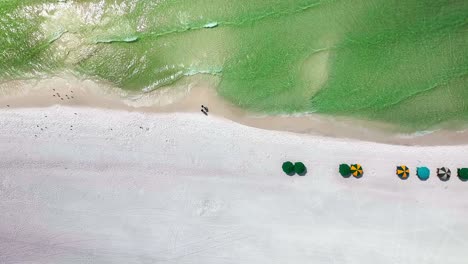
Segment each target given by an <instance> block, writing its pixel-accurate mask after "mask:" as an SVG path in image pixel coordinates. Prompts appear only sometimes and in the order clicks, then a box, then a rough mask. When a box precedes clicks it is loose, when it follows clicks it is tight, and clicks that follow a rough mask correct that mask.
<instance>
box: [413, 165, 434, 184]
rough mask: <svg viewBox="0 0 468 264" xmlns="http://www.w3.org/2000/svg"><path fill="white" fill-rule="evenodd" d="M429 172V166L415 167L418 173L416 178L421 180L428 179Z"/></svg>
mask: <svg viewBox="0 0 468 264" xmlns="http://www.w3.org/2000/svg"><path fill="white" fill-rule="evenodd" d="M430 174H431V172H430V170H429V168H427V167H418V168H417V169H416V175H418V178H419V179H420V180H421V181H425V180H427V179H429V175H430Z"/></svg>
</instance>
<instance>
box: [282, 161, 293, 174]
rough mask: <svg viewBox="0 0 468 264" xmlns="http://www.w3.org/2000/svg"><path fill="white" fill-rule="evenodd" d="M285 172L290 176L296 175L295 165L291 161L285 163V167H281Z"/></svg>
mask: <svg viewBox="0 0 468 264" xmlns="http://www.w3.org/2000/svg"><path fill="white" fill-rule="evenodd" d="M281 168H282V169H283V171H284V173H286V174H287V175H289V176H293V175H294V164H292V162H290V161H286V162H283V166H282V167H281Z"/></svg>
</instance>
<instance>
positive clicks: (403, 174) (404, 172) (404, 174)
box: [396, 165, 410, 180]
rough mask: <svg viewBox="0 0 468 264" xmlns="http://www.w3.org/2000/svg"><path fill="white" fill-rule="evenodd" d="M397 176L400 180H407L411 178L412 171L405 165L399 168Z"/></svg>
mask: <svg viewBox="0 0 468 264" xmlns="http://www.w3.org/2000/svg"><path fill="white" fill-rule="evenodd" d="M396 174H397V175H398V177H400V179H402V180H406V179H408V177H409V176H410V170H409V169H408V167H406V166H405V165H401V166H397V168H396Z"/></svg>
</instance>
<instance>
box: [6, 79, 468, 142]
mask: <svg viewBox="0 0 468 264" xmlns="http://www.w3.org/2000/svg"><path fill="white" fill-rule="evenodd" d="M215 84H216V80H214V79H209V77H206V76H202V77H201V78H200V77H195V76H192V77H187V78H186V79H185V81H183V82H181V83H180V84H178V85H176V86H173V87H169V88H165V89H160V90H157V91H154V92H151V93H147V94H143V95H141V94H133V93H131V92H125V91H122V90H120V89H116V88H113V87H112V86H110V85H109V84H106V83H103V82H96V81H92V80H88V79H78V78H77V77H76V76H74V75H72V74H63V75H59V76H56V77H53V78H47V79H43V80H27V81H11V82H5V83H0V109H1V108H27V107H46V106H51V105H56V104H61V105H69V106H75V107H93V108H94V107H96V108H106V109H120V110H125V111H130V112H134V111H139V112H156V113H172V112H185V113H200V105H202V104H203V105H207V106H208V107H209V109H210V112H209V114H210V115H214V116H218V117H223V118H227V119H230V120H233V121H235V122H238V123H241V124H244V125H248V126H252V127H257V128H263V129H268V130H277V131H288V132H295V133H302V134H309V135H318V136H327V137H334V138H349V139H358V140H362V141H371V142H380V143H387V144H398V145H458V144H468V129H464V130H460V131H451V130H446V129H439V130H437V131H429V132H428V131H425V132H421V133H413V134H406V133H399V132H397V128H395V127H392V126H390V125H388V124H383V123H378V122H369V121H363V120H354V119H349V118H344V117H330V116H324V115H317V114H308V115H303V116H266V115H263V114H258V113H251V112H246V111H244V110H242V109H240V108H238V107H236V106H234V105H232V104H231V103H229V102H227V101H225V100H223V99H222V98H220V97H219V96H218V95H217V94H216V92H215V90H214V89H213V88H210V87H213V86H215ZM7 106H8V107H7Z"/></svg>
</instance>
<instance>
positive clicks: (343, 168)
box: [338, 164, 351, 178]
mask: <svg viewBox="0 0 468 264" xmlns="http://www.w3.org/2000/svg"><path fill="white" fill-rule="evenodd" d="M338 171H339V172H340V174H341V176H343V177H344V178H348V177H349V176H351V168H350V167H349V165H348V164H341V165H340V168H339V169H338Z"/></svg>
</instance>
